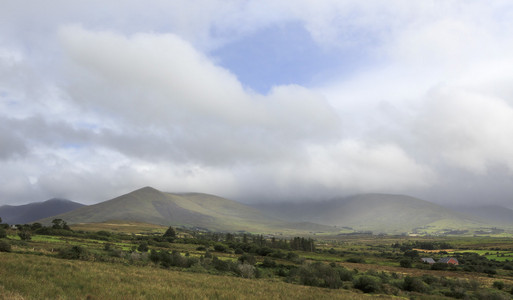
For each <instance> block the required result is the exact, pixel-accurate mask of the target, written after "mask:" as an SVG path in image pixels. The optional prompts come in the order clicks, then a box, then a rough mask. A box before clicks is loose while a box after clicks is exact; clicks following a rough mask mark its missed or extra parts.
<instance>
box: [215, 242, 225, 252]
mask: <svg viewBox="0 0 513 300" xmlns="http://www.w3.org/2000/svg"><path fill="white" fill-rule="evenodd" d="M214 251H216V252H226V247H225V246H224V245H223V244H215V245H214Z"/></svg>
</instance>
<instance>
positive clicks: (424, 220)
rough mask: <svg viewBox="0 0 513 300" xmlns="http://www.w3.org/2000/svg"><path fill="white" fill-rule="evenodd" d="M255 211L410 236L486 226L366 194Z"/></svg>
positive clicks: (419, 203) (402, 199) (416, 203)
mask: <svg viewBox="0 0 513 300" xmlns="http://www.w3.org/2000/svg"><path fill="white" fill-rule="evenodd" d="M255 207H257V208H259V209H261V210H263V211H265V212H267V213H270V214H272V215H273V216H275V217H282V218H287V219H292V218H295V219H296V220H297V219H300V220H304V221H310V222H315V223H320V224H324V225H336V226H347V227H351V228H353V229H355V230H371V231H374V232H386V233H402V232H410V231H412V230H413V229H415V228H419V227H427V226H437V227H440V226H442V227H443V226H446V227H447V228H468V227H480V226H485V225H486V224H484V223H483V222H480V221H479V220H478V219H476V218H472V217H470V216H467V215H464V214H461V213H458V212H455V211H453V210H451V209H448V208H445V207H442V206H440V205H437V204H434V203H431V202H428V201H425V200H421V199H417V198H413V197H409V196H404V195H389V194H362V195H356V196H351V197H345V198H336V199H332V200H329V201H323V202H317V203H296V204H291V203H282V204H259V205H255Z"/></svg>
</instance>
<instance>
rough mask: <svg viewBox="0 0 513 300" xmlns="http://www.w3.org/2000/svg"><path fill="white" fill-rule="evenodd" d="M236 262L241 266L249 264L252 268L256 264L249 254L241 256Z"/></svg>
mask: <svg viewBox="0 0 513 300" xmlns="http://www.w3.org/2000/svg"><path fill="white" fill-rule="evenodd" d="M238 260H239V262H240V263H241V264H250V265H252V266H253V265H255V264H256V258H255V257H254V256H253V255H250V254H243V255H241V256H240V257H239V259H238Z"/></svg>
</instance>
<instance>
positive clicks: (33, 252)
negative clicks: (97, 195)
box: [0, 222, 513, 299]
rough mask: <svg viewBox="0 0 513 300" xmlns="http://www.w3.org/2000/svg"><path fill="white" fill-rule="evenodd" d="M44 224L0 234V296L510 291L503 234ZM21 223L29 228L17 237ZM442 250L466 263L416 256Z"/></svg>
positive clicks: (478, 295)
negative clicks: (308, 234)
mask: <svg viewBox="0 0 513 300" xmlns="http://www.w3.org/2000/svg"><path fill="white" fill-rule="evenodd" d="M43 229H44V228H43ZM43 229H39V231H38V230H31V229H30V227H28V226H26V227H23V228H21V229H20V230H13V229H8V230H7V232H6V233H7V237H6V238H3V239H0V246H1V245H2V244H3V245H5V244H8V246H9V247H10V252H0V261H1V263H2V268H1V269H0V295H1V296H0V299H170V298H172V299H328V298H333V299H367V298H369V297H373V298H376V297H379V298H405V299H407V298H419V297H420V298H419V299H445V298H447V299H454V298H458V299H461V298H466V299H510V298H511V297H512V293H513V249H512V248H513V240H512V239H509V238H505V237H501V238H492V237H454V238H451V237H406V236H374V235H360V236H358V235H355V236H336V237H327V238H320V237H319V236H315V238H316V240H313V239H311V238H299V237H297V238H294V239H289V240H286V239H281V240H280V239H279V238H277V237H273V236H266V237H264V236H261V235H249V234H242V233H239V234H226V233H215V232H202V231H193V230H185V229H179V230H177V232H176V237H174V238H173V239H172V240H167V239H165V238H164V237H163V233H164V232H165V231H166V227H161V226H153V225H149V224H144V223H123V222H109V223H93V224H80V225H78V226H73V228H72V229H73V230H53V231H52V230H50V229H46V230H43ZM21 231H27V232H30V233H31V234H32V235H31V237H30V238H29V239H25V240H21V239H20V236H19V235H18V234H19V233H20V232H21ZM42 233H44V234H42ZM299 242H300V243H305V244H302V245H303V246H301V245H299V244H297V243H299ZM442 246H444V247H448V246H450V248H451V249H448V248H444V249H440V247H442ZM297 247H303V249H302V250H301V249H298V248H297ZM419 247H420V248H419ZM422 247H429V248H436V249H435V250H428V249H426V250H423V248H422ZM412 249H417V250H412ZM446 250H447V251H446ZM440 251H441V252H440ZM448 255H451V256H455V257H458V259H459V260H461V261H462V262H464V263H462V264H461V265H459V266H448V265H442V266H438V267H437V268H434V267H431V266H430V265H427V264H422V263H421V262H420V257H427V256H429V257H433V258H435V259H439V258H440V257H443V256H448ZM405 261H406V262H408V265H406V263H405ZM403 263H404V265H403Z"/></svg>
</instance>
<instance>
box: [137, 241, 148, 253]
mask: <svg viewBox="0 0 513 300" xmlns="http://www.w3.org/2000/svg"><path fill="white" fill-rule="evenodd" d="M137 250H138V251H139V252H148V250H149V248H148V243H146V242H142V243H140V244H139V246H138V247H137Z"/></svg>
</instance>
